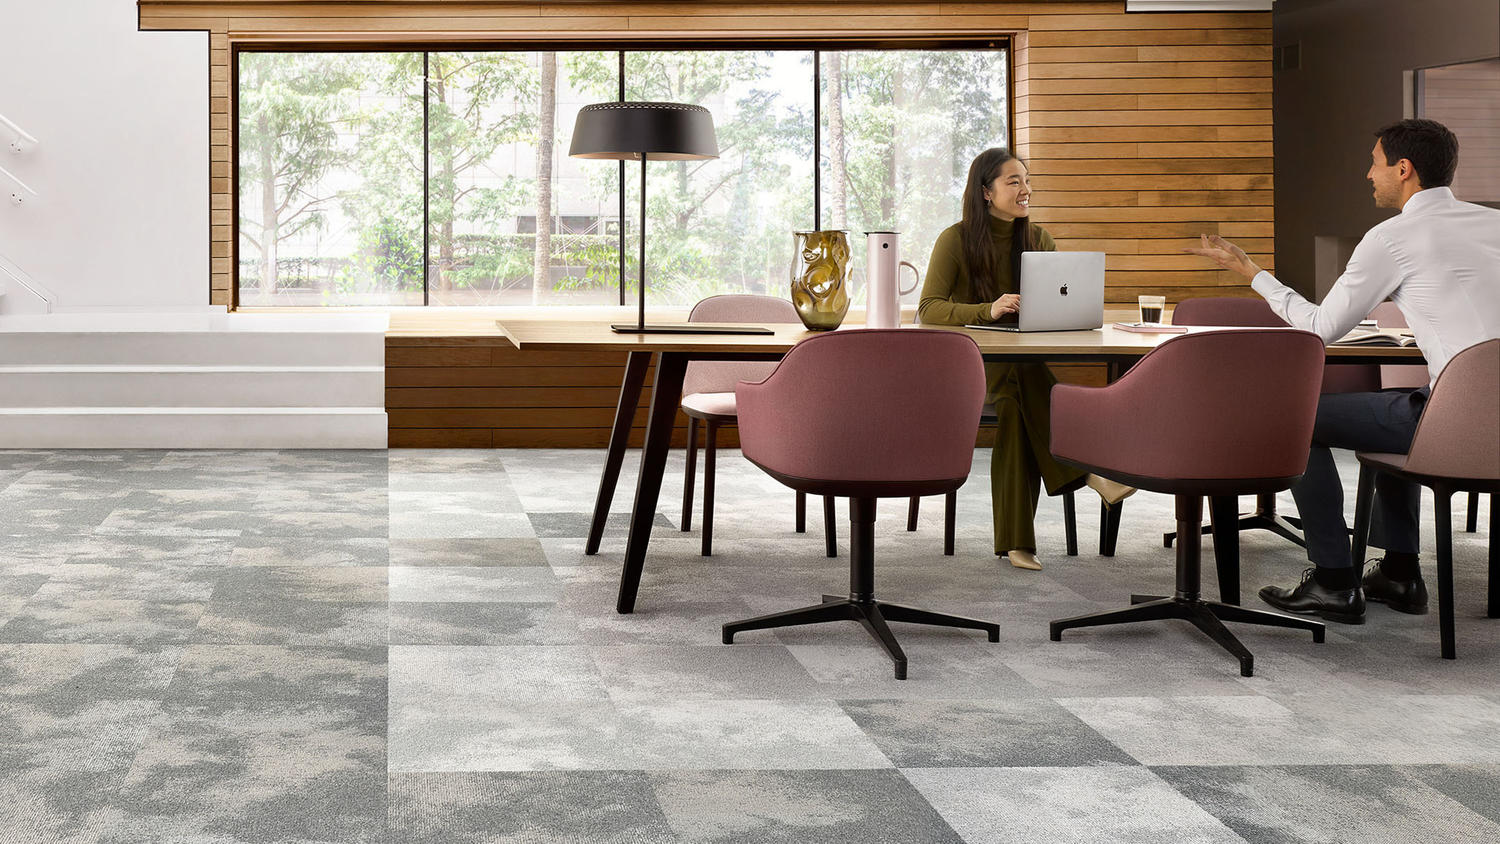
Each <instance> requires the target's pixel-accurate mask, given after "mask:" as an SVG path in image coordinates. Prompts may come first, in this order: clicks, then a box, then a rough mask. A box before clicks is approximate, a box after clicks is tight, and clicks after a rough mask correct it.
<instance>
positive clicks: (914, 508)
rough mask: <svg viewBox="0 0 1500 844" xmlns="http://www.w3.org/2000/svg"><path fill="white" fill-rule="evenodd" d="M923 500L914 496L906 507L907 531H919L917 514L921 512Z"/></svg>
mask: <svg viewBox="0 0 1500 844" xmlns="http://www.w3.org/2000/svg"><path fill="white" fill-rule="evenodd" d="M921 508H922V499H920V498H918V497H917V496H915V495H913V496H912V497H911V501H910V502H908V503H907V505H906V529H907V530H908V531H913V530H916V529H917V514H918V513H919V512H920V511H921Z"/></svg>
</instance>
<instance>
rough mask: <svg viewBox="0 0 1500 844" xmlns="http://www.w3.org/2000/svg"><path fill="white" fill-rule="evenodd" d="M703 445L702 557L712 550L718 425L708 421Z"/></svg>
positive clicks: (708, 554) (710, 553) (711, 552)
mask: <svg viewBox="0 0 1500 844" xmlns="http://www.w3.org/2000/svg"><path fill="white" fill-rule="evenodd" d="M706 428H707V432H706V435H705V437H704V439H705V442H704V444H703V552H702V553H703V556H705V557H708V556H711V555H712V554H713V552H714V551H713V548H714V458H715V453H716V452H717V451H718V446H719V423H718V422H715V421H714V420H712V419H710V420H708V422H707V424H706Z"/></svg>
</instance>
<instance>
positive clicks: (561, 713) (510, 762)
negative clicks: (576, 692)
mask: <svg viewBox="0 0 1500 844" xmlns="http://www.w3.org/2000/svg"><path fill="white" fill-rule="evenodd" d="M622 729H623V728H622V718H621V716H620V714H619V713H618V712H617V711H616V710H615V707H614V705H613V704H611V703H610V702H609V701H608V700H605V699H603V698H602V697H601V698H599V699H595V700H578V699H575V700H569V701H563V702H559V701H546V700H534V699H532V700H518V701H504V702H501V703H497V704H494V705H491V706H486V707H483V708H474V707H466V706H458V705H455V704H454V702H453V701H452V700H451V699H448V698H434V699H430V700H428V699H423V700H416V701H413V702H411V703H410V704H406V703H402V702H401V701H400V700H398V699H397V698H396V697H395V696H394V695H393V696H392V699H391V712H390V720H389V730H390V732H389V739H388V741H389V744H388V750H387V757H388V759H389V765H390V770H391V772H392V773H393V774H394V773H397V772H404V773H413V772H450V773H452V772H464V771H472V772H477V771H545V770H609V769H621V770H630V769H638V768H640V767H641V766H640V765H639V764H638V763H637V762H636V760H635V758H633V757H632V755H631V753H630V748H629V747H628V746H626V745H624V744H623V743H622V741H621V733H622Z"/></svg>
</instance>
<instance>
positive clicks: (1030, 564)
mask: <svg viewBox="0 0 1500 844" xmlns="http://www.w3.org/2000/svg"><path fill="white" fill-rule="evenodd" d="M1005 558H1006V559H1008V560H1010V564H1011V565H1013V566H1015V567H1016V568H1018V569H1026V570H1027V571H1041V570H1042V564H1041V561H1039V560H1038V559H1037V558H1036V552H1034V551H1024V550H1022V549H1020V548H1016V549H1013V550H1012V551H1011V552H1010V553H1009V554H1006V555H1005Z"/></svg>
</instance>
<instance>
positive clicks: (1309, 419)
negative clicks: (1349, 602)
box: [1051, 329, 1324, 677]
mask: <svg viewBox="0 0 1500 844" xmlns="http://www.w3.org/2000/svg"><path fill="white" fill-rule="evenodd" d="M1323 354H1324V352H1323V341H1322V340H1320V339H1319V338H1318V336H1317V335H1316V334H1312V333H1310V332H1306V331H1292V330H1290V329H1262V330H1255V329H1245V330H1237V331H1206V332H1203V333H1195V334H1184V335H1182V336H1180V337H1174V338H1172V339H1171V340H1168V341H1167V342H1165V343H1163V344H1161V345H1160V346H1159V347H1157V348H1156V349H1154V350H1152V351H1151V353H1150V354H1147V355H1146V356H1145V357H1144V358H1142V359H1141V361H1140V362H1139V363H1137V364H1136V365H1135V366H1134V367H1133V368H1132V369H1131V370H1130V371H1129V372H1127V373H1125V375H1124V377H1122V378H1121V379H1120V380H1118V381H1116V382H1115V383H1114V384H1111V385H1110V386H1108V387H1075V386H1069V385H1061V386H1058V387H1055V388H1053V390H1052V453H1053V454H1055V455H1057V457H1058V458H1060V459H1062V460H1064V461H1067V462H1068V463H1072V464H1073V465H1076V466H1078V467H1080V468H1082V469H1086V470H1088V471H1090V472H1094V473H1095V474H1099V475H1103V476H1104V477H1106V478H1111V479H1113V480H1116V481H1119V482H1121V483H1125V484H1129V485H1131V486H1134V487H1137V488H1140V489H1144V490H1150V491H1152V492H1164V493H1167V494H1169V495H1173V496H1176V499H1177V535H1178V542H1177V590H1176V594H1175V595H1174V596H1173V597H1170V598H1155V597H1147V596H1139V595H1137V596H1132V598H1131V601H1132V603H1133V604H1135V605H1134V606H1131V607H1129V608H1127V609H1121V610H1113V611H1110V612H1103V613H1092V614H1089V615H1083V616H1078V617H1076V618H1068V619H1061V620H1058V621H1054V622H1052V626H1051V635H1052V639H1053V641H1057V640H1059V639H1060V638H1061V637H1062V631H1064V630H1068V629H1071V628H1075V627H1092V626H1096V625H1101V624H1122V623H1128V622H1136V621H1152V620H1157V619H1164V618H1179V619H1185V620H1187V621H1190V622H1192V623H1193V624H1194V625H1195V626H1197V627H1198V629H1200V630H1202V631H1203V632H1204V633H1207V634H1208V635H1209V636H1210V637H1211V638H1212V639H1213V640H1214V641H1216V642H1218V643H1219V644H1220V645H1222V646H1223V647H1224V648H1225V649H1226V650H1228V651H1229V652H1230V653H1232V654H1234V655H1235V656H1236V657H1238V658H1239V661H1240V673H1241V674H1243V675H1244V676H1246V677H1249V676H1251V675H1252V674H1253V672H1254V657H1253V656H1252V655H1251V654H1250V651H1249V650H1248V649H1247V648H1246V647H1245V646H1244V645H1243V644H1241V643H1240V641H1239V640H1238V639H1236V638H1235V636H1234V634H1233V633H1230V632H1229V630H1228V629H1227V628H1226V627H1224V625H1223V623H1222V622H1223V621H1238V622H1245V623H1249V624H1264V625H1271V626H1275V627H1290V628H1294V629H1302V630H1311V631H1312V632H1313V641H1315V642H1321V641H1323V635H1324V632H1323V624H1322V623H1321V622H1317V621H1312V620H1309V619H1303V618H1296V617H1293V616H1288V615H1282V614H1280V613H1273V612H1267V611H1264V610H1252V609H1246V608H1244V607H1240V606H1239V605H1238V603H1237V596H1238V593H1239V587H1238V580H1239V544H1238V543H1239V534H1238V532H1237V531H1229V532H1226V533H1224V534H1217V533H1216V534H1215V537H1214V539H1215V542H1214V556H1215V559H1216V562H1217V563H1218V564H1219V586H1220V589H1221V591H1222V592H1223V593H1224V594H1225V597H1226V598H1229V597H1231V596H1232V597H1234V598H1235V600H1226V601H1225V602H1223V603H1220V602H1215V601H1205V600H1203V599H1202V597H1201V595H1200V590H1201V572H1200V562H1201V560H1200V558H1201V548H1202V541H1203V540H1202V536H1201V534H1200V532H1199V528H1200V526H1201V525H1202V522H1203V497H1204V496H1209V497H1210V498H1212V499H1213V502H1214V508H1215V511H1216V512H1220V513H1222V512H1228V513H1230V514H1233V513H1234V506H1235V496H1239V495H1259V494H1267V493H1275V492H1278V491H1280V490H1283V489H1289V488H1290V487H1291V485H1292V484H1293V483H1294V482H1296V480H1297V478H1299V477H1301V475H1302V472H1303V470H1304V469H1305V468H1306V467H1307V453H1308V444H1309V443H1310V442H1311V441H1312V427H1313V418H1314V416H1315V415H1316V413H1317V407H1318V384H1319V381H1320V380H1321V378H1322V374H1323ZM1231 581H1233V582H1231Z"/></svg>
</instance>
